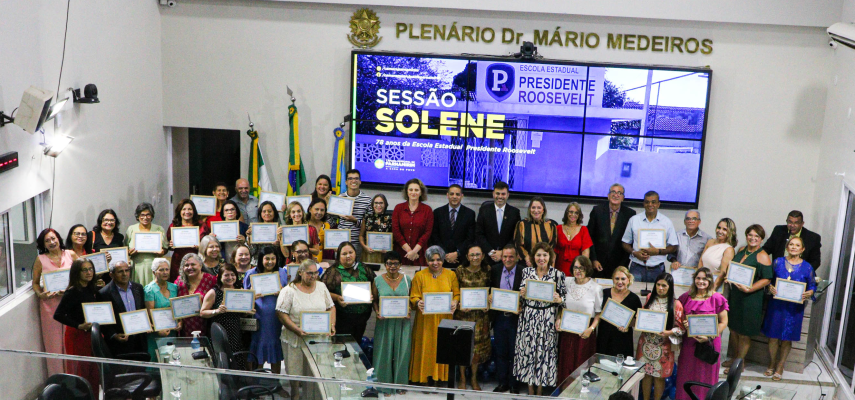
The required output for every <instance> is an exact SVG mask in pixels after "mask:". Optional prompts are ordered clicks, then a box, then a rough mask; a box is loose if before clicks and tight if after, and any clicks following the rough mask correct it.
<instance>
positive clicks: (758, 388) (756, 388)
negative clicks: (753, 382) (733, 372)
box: [736, 385, 760, 400]
mask: <svg viewBox="0 0 855 400" xmlns="http://www.w3.org/2000/svg"><path fill="white" fill-rule="evenodd" d="M758 390H760V385H757V387H755V388H754V390H752V391H750V392H748V393H746V394H743V395H742V396H740V397H739V398H738V399H736V400H742V399H744V398H746V397H748V395H749V394H751V393H754V392H756V391H758Z"/></svg>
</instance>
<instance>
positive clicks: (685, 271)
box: [671, 263, 733, 287]
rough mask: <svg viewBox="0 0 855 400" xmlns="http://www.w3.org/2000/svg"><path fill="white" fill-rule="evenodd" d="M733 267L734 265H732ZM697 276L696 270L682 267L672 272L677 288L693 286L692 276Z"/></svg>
mask: <svg viewBox="0 0 855 400" xmlns="http://www.w3.org/2000/svg"><path fill="white" fill-rule="evenodd" d="M731 265H733V264H732V263H731ZM694 274H695V269H694V268H684V267H680V268H677V269H676V270H674V271H671V277H673V278H674V285H676V286H689V287H691V286H692V282H693V281H694V279H693V278H692V276H693V275H694Z"/></svg>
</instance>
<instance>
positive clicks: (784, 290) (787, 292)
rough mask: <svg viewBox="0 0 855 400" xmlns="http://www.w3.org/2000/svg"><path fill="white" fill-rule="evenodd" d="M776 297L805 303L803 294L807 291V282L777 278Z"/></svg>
mask: <svg viewBox="0 0 855 400" xmlns="http://www.w3.org/2000/svg"><path fill="white" fill-rule="evenodd" d="M775 290H777V292H778V293H777V294H776V295H775V297H774V298H775V299H778V300H783V301H789V302H792V303H799V304H804V301H802V296H804V294H805V292H806V291H807V283H804V282H799V281H794V280H790V279H784V278H778V279H776V280H775Z"/></svg>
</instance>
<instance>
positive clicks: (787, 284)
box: [730, 263, 807, 304]
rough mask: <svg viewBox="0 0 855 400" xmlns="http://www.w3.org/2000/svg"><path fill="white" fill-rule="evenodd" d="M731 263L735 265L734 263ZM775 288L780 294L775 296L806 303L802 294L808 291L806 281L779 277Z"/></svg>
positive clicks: (779, 298)
mask: <svg viewBox="0 0 855 400" xmlns="http://www.w3.org/2000/svg"><path fill="white" fill-rule="evenodd" d="M730 265H733V263H731V264H730ZM775 289H776V290H777V291H778V294H776V295H775V297H774V298H776V299H778V300H784V301H790V302H793V303H799V304H804V302H803V301H802V296H803V295H804V294H805V292H806V291H807V284H806V283H804V282H799V281H792V280H789V279H783V278H778V279H776V280H775Z"/></svg>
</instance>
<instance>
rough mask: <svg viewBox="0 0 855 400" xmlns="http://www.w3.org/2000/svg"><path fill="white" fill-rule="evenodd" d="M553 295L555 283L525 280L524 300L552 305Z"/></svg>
mask: <svg viewBox="0 0 855 400" xmlns="http://www.w3.org/2000/svg"><path fill="white" fill-rule="evenodd" d="M553 294H555V282H550V281H539V280H537V279H526V281H525V298H526V300H535V301H542V302H545V303H552V298H553Z"/></svg>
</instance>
